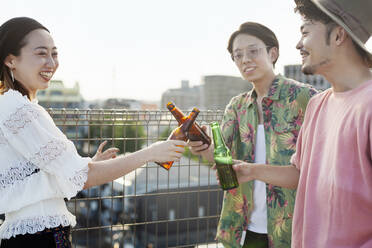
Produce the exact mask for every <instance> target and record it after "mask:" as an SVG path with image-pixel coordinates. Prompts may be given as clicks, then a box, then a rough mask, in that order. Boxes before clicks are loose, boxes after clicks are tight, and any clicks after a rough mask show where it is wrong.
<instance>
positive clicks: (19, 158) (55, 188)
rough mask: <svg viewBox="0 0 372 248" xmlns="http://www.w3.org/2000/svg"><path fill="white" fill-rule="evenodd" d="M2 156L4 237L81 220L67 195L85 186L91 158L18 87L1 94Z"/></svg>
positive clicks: (0, 179) (0, 198) (0, 197)
mask: <svg viewBox="0 0 372 248" xmlns="http://www.w3.org/2000/svg"><path fill="white" fill-rule="evenodd" d="M0 158H1V160H0V214H3V213H5V221H4V223H3V224H2V225H1V226H0V241H1V239H9V238H10V237H12V236H16V235H18V234H26V233H30V234H32V233H36V232H38V231H42V230H44V229H45V228H53V227H57V226H59V225H62V226H68V225H71V226H74V225H75V224H76V221H75V216H73V215H72V214H71V213H69V211H68V210H67V207H66V204H65V202H64V200H63V198H68V199H69V198H71V197H73V196H75V195H76V193H77V192H78V191H80V190H82V188H83V186H84V183H85V181H86V180H87V174H88V163H89V162H90V161H91V159H90V158H82V157H81V156H79V154H78V153H77V151H76V148H75V146H74V144H73V143H72V142H71V141H70V140H68V139H67V138H66V136H65V135H64V134H63V133H62V132H61V131H60V130H59V129H58V127H57V126H56V125H55V124H54V122H53V120H52V118H51V117H50V115H49V114H48V112H46V110H44V108H43V107H41V106H40V105H38V104H37V101H29V100H28V99H27V98H26V97H24V96H22V95H21V94H20V93H19V92H18V91H14V90H9V91H8V92H6V93H5V94H4V95H0Z"/></svg>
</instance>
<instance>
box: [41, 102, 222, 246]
mask: <svg viewBox="0 0 372 248" xmlns="http://www.w3.org/2000/svg"><path fill="white" fill-rule="evenodd" d="M48 111H49V113H50V114H51V116H52V117H53V119H54V121H55V123H56V125H57V126H58V127H59V128H60V129H61V130H62V131H63V132H64V133H65V134H66V136H67V137H68V138H69V139H71V140H72V141H73V142H74V143H75V145H76V147H77V149H78V151H79V153H80V154H81V155H82V156H93V155H94V153H95V151H96V149H97V147H98V145H99V144H100V143H101V142H103V141H104V140H107V141H108V142H109V144H107V145H106V147H110V146H115V147H118V148H119V149H120V153H128V152H134V151H136V150H139V149H141V148H144V147H146V146H148V145H150V144H151V143H153V142H156V141H158V140H165V139H166V138H167V137H168V134H169V133H170V131H171V130H172V129H173V128H175V127H176V126H177V122H176V120H175V119H174V118H173V116H171V114H170V113H169V112H168V111H131V110H78V109H49V110H48ZM222 114H223V113H222V112H221V111H202V112H201V113H200V114H199V116H198V118H197V121H198V122H199V124H201V125H206V124H208V123H210V122H211V121H220V119H221V118H222ZM222 198H223V192H222V191H221V190H220V188H219V186H218V185H217V182H216V179H215V173H214V171H213V170H211V169H210V164H208V163H206V162H205V161H202V160H201V158H199V157H197V156H192V155H191V153H190V152H189V151H187V150H186V152H185V154H184V156H183V158H182V159H181V161H180V162H178V163H175V164H174V165H173V167H172V168H171V169H170V170H169V171H166V170H165V169H163V168H161V167H159V166H158V165H156V164H155V163H148V164H146V165H144V166H143V167H141V168H139V169H137V170H135V171H133V172H132V173H130V174H128V175H126V176H124V177H122V178H119V179H117V180H115V181H113V182H111V183H108V184H105V185H101V186H98V187H93V188H90V189H88V190H84V191H82V192H80V193H79V194H78V195H77V197H75V198H74V199H71V200H70V201H68V202H67V205H68V208H69V210H70V211H71V212H72V213H73V214H74V215H75V216H76V217H77V223H78V224H77V226H76V227H75V228H74V229H73V230H72V242H73V247H76V248H80V247H89V248H95V247H100V248H105V247H110V248H111V247H114V248H119V247H125V248H131V247H133V248H134V247H135V248H137V247H220V246H219V245H218V244H216V242H215V241H214V238H215V233H216V227H217V222H218V218H219V213H220V209H221V204H222Z"/></svg>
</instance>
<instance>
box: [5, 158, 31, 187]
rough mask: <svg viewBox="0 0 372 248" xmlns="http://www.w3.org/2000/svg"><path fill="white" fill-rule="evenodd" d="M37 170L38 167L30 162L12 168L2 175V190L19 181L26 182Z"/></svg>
mask: <svg viewBox="0 0 372 248" xmlns="http://www.w3.org/2000/svg"><path fill="white" fill-rule="evenodd" d="M37 169H38V167H37V166H35V165H34V164H33V163H31V162H29V161H25V162H19V163H18V164H17V166H16V167H11V168H9V169H8V170H7V171H6V172H4V173H0V188H3V189H4V188H6V187H8V186H10V185H13V184H14V183H15V182H17V181H22V180H24V179H25V178H26V177H27V176H30V175H31V174H32V173H33V172H35V170H37Z"/></svg>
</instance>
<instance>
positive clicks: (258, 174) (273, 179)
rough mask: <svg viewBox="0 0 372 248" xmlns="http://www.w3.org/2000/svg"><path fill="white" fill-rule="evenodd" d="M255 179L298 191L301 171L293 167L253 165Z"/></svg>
mask: <svg viewBox="0 0 372 248" xmlns="http://www.w3.org/2000/svg"><path fill="white" fill-rule="evenodd" d="M252 174H253V178H255V179H257V180H260V181H263V182H266V183H269V184H273V185H275V186H280V187H284V188H289V189H296V188H297V185H298V180H299V178H300V171H299V170H298V169H297V168H296V167H295V166H293V165H287V166H278V165H258V164H253V165H252Z"/></svg>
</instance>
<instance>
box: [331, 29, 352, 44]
mask: <svg viewBox="0 0 372 248" xmlns="http://www.w3.org/2000/svg"><path fill="white" fill-rule="evenodd" d="M333 32H334V41H335V42H336V45H338V46H339V45H341V44H342V43H343V42H344V41H345V40H346V39H347V38H348V37H349V35H348V34H347V32H346V30H345V29H344V28H343V27H340V26H338V27H335V29H334V30H333Z"/></svg>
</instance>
